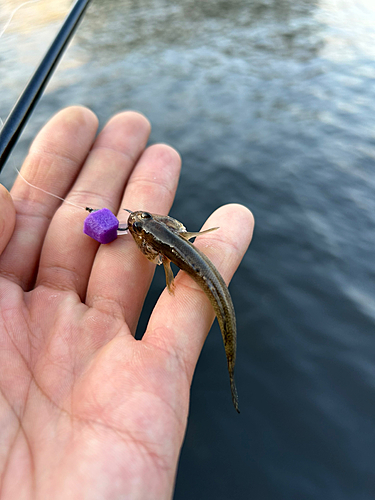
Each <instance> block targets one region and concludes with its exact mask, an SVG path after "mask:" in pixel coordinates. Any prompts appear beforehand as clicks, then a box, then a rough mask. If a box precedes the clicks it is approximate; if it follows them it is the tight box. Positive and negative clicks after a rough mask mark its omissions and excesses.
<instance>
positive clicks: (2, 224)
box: [0, 184, 16, 255]
mask: <svg viewBox="0 0 375 500" xmlns="http://www.w3.org/2000/svg"><path fill="white" fill-rule="evenodd" d="M15 223H16V209H15V207H14V204H13V200H12V197H11V195H10V193H9V191H8V190H7V189H5V187H4V186H3V185H2V184H0V255H1V254H2V253H3V250H4V248H5V247H6V246H7V244H8V242H9V240H10V238H11V236H12V234H13V230H14V225H15Z"/></svg>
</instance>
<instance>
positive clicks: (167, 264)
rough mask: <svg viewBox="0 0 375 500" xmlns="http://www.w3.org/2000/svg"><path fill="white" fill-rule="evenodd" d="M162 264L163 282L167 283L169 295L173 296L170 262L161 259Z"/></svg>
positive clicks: (163, 258)
mask: <svg viewBox="0 0 375 500" xmlns="http://www.w3.org/2000/svg"><path fill="white" fill-rule="evenodd" d="M162 262H163V266H164V271H165V281H166V282H167V288H168V292H169V293H170V294H171V295H174V287H175V284H174V276H173V271H172V268H171V261H170V260H169V259H167V258H166V257H162Z"/></svg>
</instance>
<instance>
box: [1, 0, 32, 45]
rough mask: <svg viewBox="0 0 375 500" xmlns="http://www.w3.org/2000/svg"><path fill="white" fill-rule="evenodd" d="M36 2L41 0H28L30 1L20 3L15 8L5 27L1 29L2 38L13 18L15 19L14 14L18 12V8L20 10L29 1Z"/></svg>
mask: <svg viewBox="0 0 375 500" xmlns="http://www.w3.org/2000/svg"><path fill="white" fill-rule="evenodd" d="M36 2H40V0H28V2H24V3H21V5H19V6H18V7H16V8H15V9H14V11H13V12H12V13H11V15H10V18H9V19H8V21H7V22H6V23H5V25H4V27H3V29H2V30H1V31H0V38H1V37H2V36H3V35H4V33H5V31H6V30H7V29H8V28H9V25H10V23H11V22H12V19H13V17H14V15H15V14H16V12H17V11H18V10H20V8H21V7H24V6H25V5H27V4H29V3H36Z"/></svg>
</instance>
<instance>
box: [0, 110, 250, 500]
mask: <svg viewBox="0 0 375 500" xmlns="http://www.w3.org/2000/svg"><path fill="white" fill-rule="evenodd" d="M97 127H98V121H97V118H96V117H95V115H93V113H92V112H90V111H89V110H87V109H85V108H79V107H73V108H68V109H65V110H63V111H61V112H60V113H58V114H57V115H56V116H55V117H54V118H52V120H51V121H50V122H49V123H47V125H46V126H45V127H44V128H43V129H42V131H41V132H40V133H39V135H38V136H37V138H36V140H35V141H34V143H33V145H32V147H31V149H30V153H29V155H28V157H27V158H26V160H25V163H24V165H23V167H22V174H23V176H24V177H25V178H26V179H27V180H28V181H29V182H31V183H33V184H35V185H36V186H39V187H40V188H42V189H45V190H47V191H50V192H53V193H55V194H57V195H59V196H62V197H66V198H67V199H68V200H70V201H73V202H75V203H77V204H78V205H80V206H82V207H83V208H84V207H86V206H91V207H107V208H109V209H110V210H112V211H113V212H114V213H116V212H118V213H119V214H124V212H123V211H122V208H123V207H129V206H136V205H138V206H139V205H140V206H142V207H144V208H145V209H146V210H149V211H151V212H156V213H161V214H167V212H168V210H169V208H170V206H171V204H172V201H173V197H174V194H175V190H176V187H177V182H178V176H179V170H180V159H179V156H178V154H177V153H176V152H175V151H174V150H173V149H171V148H169V147H168V146H165V145H154V146H151V147H149V148H146V143H147V140H148V136H149V132H150V126H149V123H148V121H147V120H146V119H145V118H144V117H143V116H141V115H139V114H137V113H132V112H127V113H120V114H118V115H116V116H114V117H113V118H112V119H111V120H110V121H109V122H108V123H107V124H106V125H105V127H104V128H103V130H102V131H101V132H100V134H99V135H98V136H97V137H96V133H97ZM86 214H87V213H86V212H85V211H84V210H80V209H79V208H75V207H72V206H70V205H68V204H65V203H64V204H62V205H60V202H59V201H58V200H56V199H55V198H53V197H51V196H49V195H46V194H45V193H42V192H40V191H38V190H36V189H33V188H31V187H30V186H28V185H27V184H25V182H24V181H22V179H21V178H18V179H17V181H16V182H15V184H14V187H13V188H12V191H11V196H9V193H7V191H6V190H5V189H4V188H3V187H2V186H0V366H1V370H0V433H1V434H0V498H1V500H3V499H11V500H14V499H17V500H24V499H33V500H35V499H41V500H44V499H46V498H53V499H54V500H60V499H67V498H69V500H70V499H73V500H75V499H77V500H78V499H82V498H84V499H86V500H87V499H95V500H97V499H106V500H111V499H124V498H126V499H130V500H139V499H149V498H150V491H152V492H153V497H154V498H158V499H168V498H171V496H172V494H173V486H174V479H175V474H176V468H177V462H178V457H179V453H180V449H181V446H182V442H183V437H184V433H185V429H186V422H187V416H188V408H189V391H190V384H191V380H192V376H193V372H194V369H195V365H196V362H197V359H198V356H199V353H200V350H201V348H202V345H203V342H204V340H205V338H206V335H207V332H208V330H209V328H210V325H211V322H212V321H213V317H214V315H213V310H212V307H211V305H210V302H209V301H208V299H207V298H206V296H205V295H204V293H203V292H202V290H201V289H200V288H199V286H198V285H196V283H195V282H194V281H193V280H192V279H191V278H190V277H189V276H187V275H186V274H185V273H181V274H180V273H179V274H178V275H177V277H176V285H177V286H176V293H175V296H174V297H171V296H170V295H169V294H168V293H164V292H163V293H162V295H161V297H160V299H159V301H158V303H157V305H156V306H155V309H154V311H153V313H152V315H151V317H150V320H149V324H148V326H147V330H146V332H145V334H144V336H143V339H142V340H141V341H137V340H135V339H134V332H135V329H136V325H137V321H138V317H139V314H140V312H141V309H142V304H143V301H144V298H145V295H146V293H147V290H148V288H149V285H150V282H151V279H152V275H153V272H154V265H153V264H152V263H150V262H149V261H147V259H144V257H143V256H142V254H141V253H140V252H139V250H138V248H137V247H136V246H135V245H134V242H133V240H132V238H130V237H126V236H123V237H121V238H117V240H115V241H114V242H113V243H111V244H109V245H102V246H100V245H99V244H98V243H97V242H95V241H94V240H93V239H91V238H89V237H88V236H86V235H84V234H83V231H82V228H83V221H84V218H85V216H86ZM119 217H120V216H119ZM124 222H125V221H124ZM207 224H208V226H207V227H212V226H215V225H216V226H217V225H220V227H221V228H222V229H223V234H222V235H221V236H220V238H216V237H215V233H213V234H212V235H209V237H206V236H205V235H203V236H202V237H200V238H199V241H198V242H197V247H199V248H204V249H205V253H206V255H207V256H208V257H209V258H210V259H211V260H212V262H213V263H214V264H215V266H216V267H217V269H218V270H219V272H220V273H221V274H222V276H223V277H224V279H225V281H226V282H228V281H229V279H230V278H231V276H232V274H233V272H234V271H235V269H236V268H237V266H238V265H239V263H240V261H241V258H242V256H243V254H244V252H245V251H246V249H247V246H248V244H249V242H250V239H251V234H252V229H253V219H252V216H251V214H250V212H249V211H248V210H247V209H246V208H244V207H242V206H239V205H228V206H225V207H222V208H221V209H219V210H218V211H216V212H215V213H214V214H213V215H212V216H211V217H210V218H209V219H208V221H207ZM192 324H194V325H195V328H194V329H193V331H192V328H191V325H192Z"/></svg>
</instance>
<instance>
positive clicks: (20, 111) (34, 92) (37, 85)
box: [0, 0, 90, 172]
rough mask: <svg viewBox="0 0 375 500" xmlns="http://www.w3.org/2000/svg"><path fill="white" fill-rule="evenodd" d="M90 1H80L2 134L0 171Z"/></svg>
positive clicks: (20, 99) (23, 94)
mask: <svg viewBox="0 0 375 500" xmlns="http://www.w3.org/2000/svg"><path fill="white" fill-rule="evenodd" d="M89 3H90V0H77V1H76V3H75V4H74V5H73V7H72V10H71V11H70V13H69V14H68V16H67V18H66V19H65V21H64V24H63V25H62V28H61V29H60V31H59V32H58V34H57V35H56V38H55V39H54V41H53V43H52V45H51V47H50V48H49V49H48V51H47V53H46V55H45V56H44V58H43V60H42V62H41V63H40V64H39V66H38V68H37V69H36V71H35V73H34V75H33V76H32V77H31V79H30V81H29V83H28V84H27V85H26V87H25V89H24V91H23V92H22V94H21V95H20V97H19V98H18V101H17V102H16V104H15V106H14V108H13V109H12V111H11V112H10V114H9V116H8V118H7V119H6V122H5V124H4V127H3V129H2V130H1V132H0V172H1V170H2V168H3V166H4V165H5V163H6V161H7V159H8V157H9V155H10V153H11V152H12V149H13V147H14V146H15V145H16V143H17V141H18V139H19V136H20V135H21V132H22V130H23V128H24V127H25V125H26V123H27V120H28V119H29V118H30V116H31V113H32V112H33V110H34V108H35V106H36V104H37V103H38V101H39V99H40V98H41V96H42V94H43V91H44V89H45V87H46V85H47V83H48V80H49V79H50V78H51V76H52V74H53V72H54V70H55V68H56V66H57V64H58V62H59V60H60V58H61V56H62V55H63V54H64V51H65V49H66V47H67V45H68V43H69V41H70V39H71V37H72V36H73V33H74V31H75V29H76V28H77V26H78V24H79V22H80V21H81V19H82V17H83V14H84V13H85V10H86V8H87V7H88V5H89Z"/></svg>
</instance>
